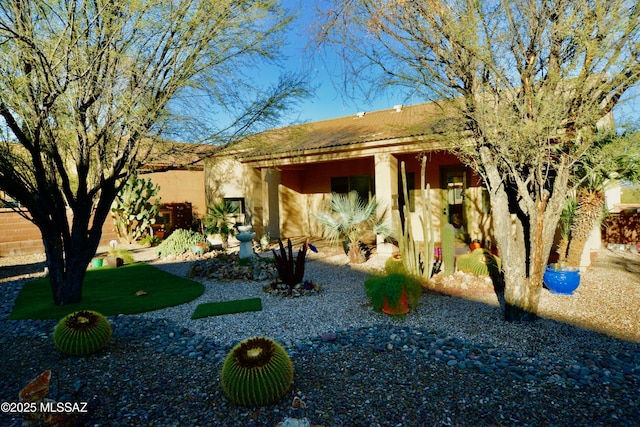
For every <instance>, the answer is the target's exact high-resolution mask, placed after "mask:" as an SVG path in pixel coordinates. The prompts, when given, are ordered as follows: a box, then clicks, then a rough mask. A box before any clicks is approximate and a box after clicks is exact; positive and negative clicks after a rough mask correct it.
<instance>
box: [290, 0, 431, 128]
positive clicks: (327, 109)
mask: <svg viewBox="0 0 640 427" xmlns="http://www.w3.org/2000/svg"><path fill="white" fill-rule="evenodd" d="M283 3H284V5H285V7H287V8H290V9H291V10H292V11H294V12H296V13H297V14H298V16H297V19H296V20H295V21H294V22H293V25H292V26H291V28H290V30H289V36H288V43H289V45H288V46H287V47H286V48H285V49H284V51H285V52H286V55H287V56H288V60H287V61H286V63H285V68H286V69H287V70H288V71H304V70H306V69H308V68H312V71H311V75H312V76H313V80H312V84H313V85H314V86H317V88H316V91H315V95H314V96H312V97H311V98H309V99H307V100H305V101H303V102H301V103H300V104H299V106H298V107H297V108H296V109H295V111H293V112H292V114H291V115H290V117H288V120H287V121H289V122H309V121H316V120H325V119H331V118H335V117H341V116H346V115H350V114H356V113H357V112H359V111H375V110H383V109H387V108H392V107H393V106H394V105H396V104H402V103H405V104H406V103H407V102H403V98H402V96H401V95H400V93H399V91H398V93H397V96H396V95H395V94H393V93H388V94H386V95H382V96H379V97H377V98H376V99H375V100H373V101H372V102H369V101H367V100H365V99H364V97H363V96H358V97H356V98H355V99H354V97H352V96H350V95H352V94H345V93H341V90H340V81H339V77H336V75H337V69H336V68H333V67H338V65H336V63H334V64H326V63H322V62H321V61H320V60H319V58H316V61H314V63H313V64H310V63H309V62H308V61H309V56H310V52H306V51H305V48H306V46H307V44H308V42H309V38H310V32H311V29H310V26H311V24H312V22H313V19H314V16H313V15H314V13H315V11H314V7H315V5H316V2H315V1H313V0H283ZM310 66H311V67H310ZM336 78H337V80H336ZM332 79H333V81H332ZM420 102H424V100H418V99H416V100H415V101H412V102H409V103H412V104H417V103H420Z"/></svg>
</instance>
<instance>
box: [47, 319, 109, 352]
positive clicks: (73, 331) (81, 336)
mask: <svg viewBox="0 0 640 427" xmlns="http://www.w3.org/2000/svg"><path fill="white" fill-rule="evenodd" d="M110 339H111V324H110V323H109V320H108V319H107V318H106V317H104V316H103V315H102V314H100V313H98V312H95V311H90V310H81V311H76V312H74V313H71V314H68V315H67V316H65V317H64V318H63V319H62V320H60V322H58V324H57V325H56V327H55V329H54V330H53V344H54V345H55V346H56V348H57V349H58V350H60V351H61V352H63V353H65V354H68V355H70V356H87V355H89V354H92V353H95V352H97V351H98V350H100V349H101V348H103V347H104V346H106V345H107V344H108V343H109V340H110Z"/></svg>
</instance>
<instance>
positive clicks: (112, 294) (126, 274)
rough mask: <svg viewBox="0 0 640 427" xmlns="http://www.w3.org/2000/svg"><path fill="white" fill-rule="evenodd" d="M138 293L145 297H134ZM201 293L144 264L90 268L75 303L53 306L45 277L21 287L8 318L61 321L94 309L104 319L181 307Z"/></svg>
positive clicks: (197, 285) (190, 283)
mask: <svg viewBox="0 0 640 427" xmlns="http://www.w3.org/2000/svg"><path fill="white" fill-rule="evenodd" d="M138 291H144V292H146V293H147V294H146V295H143V296H136V292H138ZM203 292H204V285H202V283H198V282H194V281H193V280H188V279H184V278H181V277H177V276H174V275H173V274H170V273H167V272H165V271H162V270H158V269H157V268H155V267H152V266H150V265H147V264H144V263H136V264H128V265H124V266H122V267H118V268H109V267H101V268H93V269H91V270H89V271H87V275H86V276H85V279H84V285H83V287H82V300H81V301H80V302H79V303H78V304H68V305H54V304H53V297H52V295H51V285H50V283H49V279H48V278H46V277H45V278H41V279H37V280H34V281H32V282H27V283H25V284H24V287H23V288H22V292H20V295H19V296H18V298H17V299H16V303H15V306H14V308H13V312H12V313H11V315H10V316H9V319H10V320H21V319H61V318H62V317H64V316H66V315H67V314H69V313H72V312H74V311H77V310H94V311H97V312H99V313H102V314H104V315H105V316H112V315H116V314H134V313H144V312H146V311H151V310H158V309H160V308H165V307H172V306H175V305H179V304H184V303H185V302H189V301H191V300H193V299H195V298H197V297H199V296H200V295H202V293H203Z"/></svg>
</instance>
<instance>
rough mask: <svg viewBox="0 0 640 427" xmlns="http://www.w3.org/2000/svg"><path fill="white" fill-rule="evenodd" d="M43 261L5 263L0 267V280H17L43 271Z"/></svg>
mask: <svg viewBox="0 0 640 427" xmlns="http://www.w3.org/2000/svg"><path fill="white" fill-rule="evenodd" d="M44 266H45V262H44V261H39V262H34V263H32V264H20V265H7V266H4V267H0V282H4V281H7V280H17V279H20V278H23V277H29V276H31V275H34V274H39V273H42V272H43V271H44Z"/></svg>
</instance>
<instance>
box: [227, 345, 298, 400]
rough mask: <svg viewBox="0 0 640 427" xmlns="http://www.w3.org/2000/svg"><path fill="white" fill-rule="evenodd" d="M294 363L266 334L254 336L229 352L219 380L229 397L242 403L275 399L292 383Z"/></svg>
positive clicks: (283, 393) (282, 394)
mask: <svg viewBox="0 0 640 427" xmlns="http://www.w3.org/2000/svg"><path fill="white" fill-rule="evenodd" d="M292 382H293V363H292V362H291V358H290V357H289V355H288V354H287V352H286V350H285V349H284V348H283V347H282V346H281V345H279V344H278V343H276V342H275V341H273V340H272V339H270V338H266V337H253V338H249V339H246V340H244V341H242V342H241V343H239V344H238V345H236V346H235V347H234V348H233V349H232V350H231V351H230V352H229V354H228V355H227V357H226V359H225V361H224V364H223V365H222V372H221V375H220V383H221V385H222V389H223V391H224V392H225V394H226V395H227V397H228V398H229V399H230V400H231V401H233V402H234V403H236V404H238V405H241V406H249V407H250V406H263V405H268V404H271V403H274V402H276V401H277V400H279V399H280V398H282V396H284V395H285V393H286V392H287V391H288V390H289V387H291V383H292Z"/></svg>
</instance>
